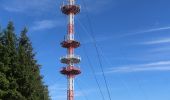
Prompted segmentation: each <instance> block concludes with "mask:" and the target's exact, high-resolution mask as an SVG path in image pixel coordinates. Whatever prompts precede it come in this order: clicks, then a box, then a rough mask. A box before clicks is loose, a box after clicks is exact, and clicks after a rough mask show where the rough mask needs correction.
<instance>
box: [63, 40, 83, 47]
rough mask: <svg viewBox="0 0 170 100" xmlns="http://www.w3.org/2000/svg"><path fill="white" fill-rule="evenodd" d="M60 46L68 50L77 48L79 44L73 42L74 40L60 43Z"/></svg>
mask: <svg viewBox="0 0 170 100" xmlns="http://www.w3.org/2000/svg"><path fill="white" fill-rule="evenodd" d="M61 46H62V47H64V48H69V47H73V48H77V47H79V46H80V42H78V41H75V40H67V41H63V42H61Z"/></svg>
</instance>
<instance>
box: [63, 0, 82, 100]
mask: <svg viewBox="0 0 170 100" xmlns="http://www.w3.org/2000/svg"><path fill="white" fill-rule="evenodd" d="M61 11H62V13H63V14H66V15H68V26H67V35H66V36H65V39H64V41H63V42H61V46H62V47H63V48H66V49H67V55H66V56H64V57H61V59H60V60H61V63H63V64H66V65H67V66H66V67H63V68H62V69H61V71H60V72H61V74H63V75H66V76H67V80H68V81H67V83H68V88H67V100H74V78H75V76H76V75H78V74H80V73H81V71H80V69H79V67H76V66H75V64H78V63H79V62H80V60H81V58H80V56H77V55H75V54H74V49H75V48H78V47H79V46H80V42H78V41H76V40H75V39H74V34H75V32H74V16H75V15H76V14H78V13H79V12H80V6H79V5H76V4H75V0H68V2H67V4H63V5H62V6H61Z"/></svg>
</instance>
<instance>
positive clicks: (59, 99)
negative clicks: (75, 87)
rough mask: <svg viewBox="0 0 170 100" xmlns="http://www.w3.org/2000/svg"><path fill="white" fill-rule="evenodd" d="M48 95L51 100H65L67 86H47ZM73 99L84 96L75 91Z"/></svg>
mask: <svg viewBox="0 0 170 100" xmlns="http://www.w3.org/2000/svg"><path fill="white" fill-rule="evenodd" d="M48 89H49V93H50V96H51V98H52V100H63V99H66V94H67V86H66V85H65V86H64V85H61V84H53V85H51V86H49V88H48ZM74 95H75V97H81V96H84V95H83V94H82V92H81V91H75V94H74Z"/></svg>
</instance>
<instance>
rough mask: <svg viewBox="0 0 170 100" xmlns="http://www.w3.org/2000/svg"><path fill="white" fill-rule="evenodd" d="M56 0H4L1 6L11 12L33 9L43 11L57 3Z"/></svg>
mask: <svg viewBox="0 0 170 100" xmlns="http://www.w3.org/2000/svg"><path fill="white" fill-rule="evenodd" d="M55 2H56V1H55V0H54V1H53V0H41V1H40V0H2V1H1V6H2V7H3V9H4V10H6V11H9V12H25V13H28V11H31V12H32V13H35V12H42V11H49V10H50V9H52V8H53V7H54V6H53V5H54V4H55Z"/></svg>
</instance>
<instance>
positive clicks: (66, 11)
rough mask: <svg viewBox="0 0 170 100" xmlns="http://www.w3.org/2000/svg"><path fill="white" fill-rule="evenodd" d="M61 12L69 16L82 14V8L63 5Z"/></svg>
mask: <svg viewBox="0 0 170 100" xmlns="http://www.w3.org/2000/svg"><path fill="white" fill-rule="evenodd" d="M61 11H62V12H63V13H64V14H66V15H69V14H70V13H73V14H78V13H79V12H80V6H79V5H63V6H61Z"/></svg>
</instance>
